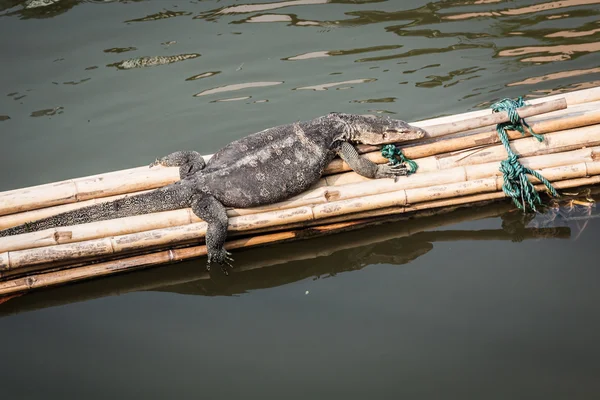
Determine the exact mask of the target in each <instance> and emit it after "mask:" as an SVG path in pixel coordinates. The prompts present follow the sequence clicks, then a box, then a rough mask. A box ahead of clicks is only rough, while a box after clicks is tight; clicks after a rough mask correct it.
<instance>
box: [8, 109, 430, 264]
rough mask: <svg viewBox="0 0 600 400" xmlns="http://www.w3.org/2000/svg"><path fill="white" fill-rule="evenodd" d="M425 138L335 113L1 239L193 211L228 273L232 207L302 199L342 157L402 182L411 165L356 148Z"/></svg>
mask: <svg viewBox="0 0 600 400" xmlns="http://www.w3.org/2000/svg"><path fill="white" fill-rule="evenodd" d="M424 134H425V131H423V130H422V129H419V128H417V127H413V126H410V125H408V124H407V123H406V122H404V121H400V120H394V119H391V118H389V117H373V116H360V115H353V114H340V113H330V114H328V115H326V116H323V117H319V118H316V119H313V120H310V121H305V122H296V123H293V124H288V125H282V126H277V127H274V128H270V129H266V130H264V131H261V132H258V133H255V134H252V135H249V136H246V137H244V138H242V139H239V140H236V141H235V142H232V143H230V144H228V145H227V146H225V147H223V148H222V149H221V150H219V151H218V152H217V153H216V154H215V155H214V156H213V157H212V158H211V159H210V160H209V161H208V163H205V162H204V159H203V158H202V156H201V155H200V154H199V153H197V152H195V151H178V152H175V153H172V154H169V155H168V156H166V157H163V158H161V159H158V160H156V161H155V162H154V163H152V164H150V167H152V166H155V165H163V166H169V167H179V174H180V177H181V180H180V181H179V182H176V183H174V184H171V185H167V186H164V187H162V188H159V189H156V190H154V191H151V192H148V193H144V194H141V195H135V196H128V197H124V198H122V199H118V200H114V201H111V202H107V203H101V204H95V205H92V206H88V207H84V208H81V209H78V210H73V211H68V212H65V213H62V214H58V215H55V216H52V217H48V218H44V219H40V220H37V221H33V222H31V223H27V224H23V225H19V226H16V227H13V228H9V229H6V230H2V231H0V237H1V236H8V235H16V234H21V233H26V232H31V231H38V230H42V229H47V228H52V227H56V226H67V225H76V224H83V223H88V222H93V221H101V220H107V219H114V218H122V217H127V216H132V215H140V214H147V213H153V212H159V211H168V210H175V209H180V208H187V207H191V208H192V211H193V212H194V214H196V215H197V216H198V217H199V218H201V219H203V220H204V221H206V222H207V224H208V228H207V232H206V246H207V252H208V262H207V266H206V267H207V269H210V266H211V263H213V262H217V263H219V264H220V265H221V268H222V269H223V271H224V272H225V273H226V274H227V270H226V268H224V267H225V266H226V265H228V266H230V267H231V266H232V265H231V262H232V261H233V259H232V258H231V253H229V252H228V251H226V250H225V248H224V247H223V245H224V243H225V239H226V238H227V213H226V211H225V207H237V208H247V207H256V206H261V205H266V204H272V203H276V202H279V201H282V200H285V199H288V198H290V197H292V196H294V195H297V194H299V193H302V192H303V191H305V190H307V189H308V188H310V187H311V186H312V185H313V184H314V183H315V182H317V181H318V180H319V178H320V177H321V174H322V173H323V170H324V169H325V167H326V166H327V164H329V163H330V162H331V160H332V159H333V158H334V157H335V156H336V155H339V156H340V157H341V158H342V159H343V160H344V161H346V162H347V163H348V165H349V166H350V167H351V168H352V169H353V170H354V171H355V172H357V173H358V174H360V175H363V176H365V177H368V178H373V179H378V178H395V179H397V178H398V176H401V175H406V174H407V170H406V168H405V167H402V166H396V165H390V164H384V165H378V164H375V163H373V162H371V161H368V160H367V159H365V158H362V157H360V156H359V154H358V152H357V151H356V149H355V147H354V146H353V145H352V144H350V143H364V144H382V143H386V142H387V143H389V142H394V143H397V142H403V141H407V140H413V139H419V138H422V137H423V136H424Z"/></svg>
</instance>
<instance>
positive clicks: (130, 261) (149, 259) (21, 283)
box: [0, 176, 600, 295]
mask: <svg viewBox="0 0 600 400" xmlns="http://www.w3.org/2000/svg"><path fill="white" fill-rule="evenodd" d="M598 183H600V176H593V177H588V178H578V179H569V180H564V181H561V182H556V183H555V184H554V185H555V187H556V188H557V189H567V188H574V187H582V186H586V185H596V184H598ZM536 190H538V191H543V190H545V187H544V186H543V185H537V186H536ZM503 197H505V195H504V193H503V192H496V193H486V194H480V195H476V196H465V197H462V198H453V199H450V200H444V201H433V202H429V203H422V204H420V205H416V206H413V208H417V207H420V209H431V208H437V207H445V206H447V205H449V203H452V204H461V202H462V204H473V203H476V202H480V201H486V200H496V199H501V198H503ZM297 238H299V236H298V233H297V232H293V231H292V232H280V233H272V234H268V235H262V236H257V237H251V238H245V239H238V240H233V241H229V242H227V243H226V245H225V247H226V248H227V249H228V250H234V249H239V248H250V247H255V246H261V245H266V244H273V243H278V242H282V241H289V240H293V239H297ZM205 255H206V247H205V246H203V245H202V246H194V247H189V248H185V249H175V250H167V251H161V252H159V253H152V254H145V255H140V256H134V257H129V258H126V259H121V260H115V261H106V262H101V263H98V264H93V265H88V266H83V267H78V268H71V269H65V270H60V271H54V272H49V273H40V274H35V275H30V276H27V277H22V278H18V279H13V280H10V281H6V282H0V295H9V294H12V293H19V292H25V291H29V290H33V289H39V288H44V287H52V286H58V285H64V284H67V283H74V282H80V281H83V280H87V279H91V278H97V277H102V276H109V275H114V274H118V273H123V272H130V271H134V270H138V269H142V268H147V267H150V266H155V265H160V264H166V263H172V262H178V261H183V260H187V259H191V258H196V257H202V256H205Z"/></svg>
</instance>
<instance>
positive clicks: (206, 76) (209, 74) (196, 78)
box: [185, 71, 221, 81]
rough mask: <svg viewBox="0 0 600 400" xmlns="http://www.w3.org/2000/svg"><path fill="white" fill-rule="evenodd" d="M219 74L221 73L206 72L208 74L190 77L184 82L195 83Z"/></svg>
mask: <svg viewBox="0 0 600 400" xmlns="http://www.w3.org/2000/svg"><path fill="white" fill-rule="evenodd" d="M220 73H221V71H208V72H203V73H201V74H198V75H194V76H190V77H189V78H186V79H185V80H186V81H195V80H198V79H203V78H208V77H209V76H214V75H217V74H220Z"/></svg>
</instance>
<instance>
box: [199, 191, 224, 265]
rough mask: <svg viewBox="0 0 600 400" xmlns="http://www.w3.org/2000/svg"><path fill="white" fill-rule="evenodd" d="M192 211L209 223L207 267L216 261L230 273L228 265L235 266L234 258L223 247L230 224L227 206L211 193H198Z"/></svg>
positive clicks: (207, 232)
mask: <svg viewBox="0 0 600 400" xmlns="http://www.w3.org/2000/svg"><path fill="white" fill-rule="evenodd" d="M192 211H193V212H194V214H196V215H197V216H198V217H199V218H202V219H203V220H204V221H206V223H207V224H208V228H207V229H206V250H207V255H208V262H207V264H206V269H207V270H210V266H211V263H212V262H216V263H218V264H219V265H220V266H221V270H222V271H223V273H224V274H225V275H229V272H227V268H226V267H227V266H229V267H230V268H233V265H232V262H233V258H232V257H231V253H230V252H228V251H227V250H225V247H223V245H224V244H225V239H227V225H228V218H227V212H226V210H225V206H223V204H221V203H220V202H219V201H218V200H217V199H215V198H214V197H213V196H211V195H207V194H197V195H194V197H192Z"/></svg>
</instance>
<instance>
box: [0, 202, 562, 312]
mask: <svg viewBox="0 0 600 400" xmlns="http://www.w3.org/2000/svg"><path fill="white" fill-rule="evenodd" d="M511 209H512V207H511V205H510V204H509V203H507V202H504V203H496V204H489V205H486V206H484V207H471V208H462V209H455V208H443V209H439V208H438V209H433V210H428V211H425V212H422V213H420V214H418V215H416V216H411V217H408V216H403V215H398V216H395V217H393V218H385V219H381V218H379V219H373V218H371V219H368V220H363V221H356V222H355V223H353V224H352V225H351V226H346V227H345V228H344V229H343V230H344V232H340V231H339V230H335V229H334V227H332V226H329V228H330V229H329V230H327V231H326V230H323V229H318V230H316V231H313V232H312V234H313V235H318V233H322V235H321V236H319V238H320V239H319V240H318V241H317V240H315V241H311V242H310V243H306V242H305V241H294V242H289V243H283V244H280V245H279V246H278V247H277V249H276V251H269V252H264V251H262V249H259V248H255V249H249V250H248V251H245V252H243V253H240V254H239V255H238V257H237V258H238V260H237V261H238V262H239V268H236V275H235V279H234V277H230V278H224V279H222V280H217V281H221V283H222V285H220V284H218V283H217V284H216V286H215V282H214V280H211V279H210V276H209V274H208V273H207V272H206V271H205V270H204V268H203V263H202V261H196V260H193V261H188V262H185V263H181V264H179V265H177V266H172V267H169V268H153V269H147V270H145V271H139V272H138V273H136V274H122V275H120V276H116V277H113V278H112V279H110V280H92V281H88V282H86V283H82V284H80V285H71V286H67V287H62V288H58V289H57V290H53V291H41V292H38V293H32V294H31V295H28V296H24V297H21V298H17V299H14V300H11V301H10V302H8V303H7V305H5V306H2V307H0V316H4V315H12V314H16V313H21V312H25V311H29V310H35V309H40V308H46V307H54V306H58V305H64V304H69V303H74V302H81V301H86V300H91V299H96V298H100V297H108V296H115V295H122V294H125V293H130V292H139V291H168V292H176V293H187V294H200V295H208V296H220V295H225V296H227V295H233V294H239V293H244V292H246V291H249V290H255V289H259V288H269V287H276V286H281V285H285V284H288V283H291V282H297V281H300V280H302V279H306V278H310V277H314V276H326V275H331V274H340V273H343V272H347V271H354V270H360V269H362V268H363V267H364V266H366V265H371V264H375V263H387V264H392V265H404V264H406V263H409V262H411V261H413V260H415V259H417V258H418V257H420V256H421V255H424V254H426V253H428V252H429V251H430V250H431V249H432V248H433V246H434V244H435V243H436V242H438V241H462V240H472V239H474V238H475V239H484V240H511V241H512V240H517V239H518V240H528V239H539V238H546V237H552V238H569V237H570V236H571V233H570V229H569V228H566V227H563V228H542V229H531V228H525V227H524V226H523V229H522V235H520V236H519V237H516V236H515V235H514V234H511V233H509V232H506V231H504V230H502V229H491V230H485V231H481V230H452V231H448V230H439V231H438V230H437V229H439V228H442V227H447V226H452V225H456V224H459V223H464V222H469V221H477V220H482V219H489V218H498V217H501V216H502V215H505V214H506V213H507V212H508V211H510V210H511ZM338 228H340V226H338ZM334 232H338V233H337V234H336V235H327V234H328V233H334ZM307 261H309V262H307ZM284 265H285V268H284V269H283V268H278V267H282V266H284ZM49 275H52V273H50V274H49Z"/></svg>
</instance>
